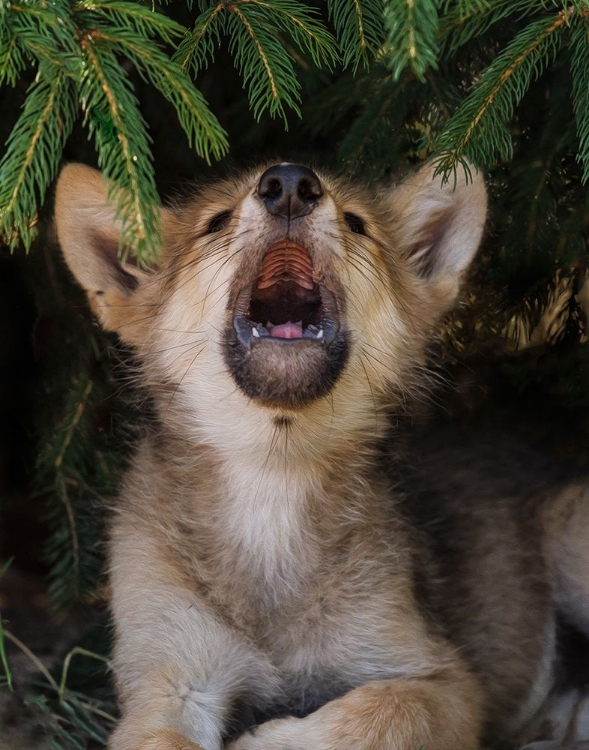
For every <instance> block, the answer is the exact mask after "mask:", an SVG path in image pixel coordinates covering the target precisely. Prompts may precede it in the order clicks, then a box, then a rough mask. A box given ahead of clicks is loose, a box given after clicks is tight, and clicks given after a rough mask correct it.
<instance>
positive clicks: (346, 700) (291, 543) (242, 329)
mask: <svg viewBox="0 0 589 750" xmlns="http://www.w3.org/2000/svg"><path fill="white" fill-rule="evenodd" d="M106 194H107V186H106V184H105V182H104V181H103V178H102V177H101V175H100V174H99V173H98V172H96V171H94V170H92V169H90V168H88V167H85V166H80V165H75V164H72V165H69V166H67V167H66V168H65V169H64V170H63V172H62V174H61V178H60V180H59V184H58V188H57V200H56V216H57V230H58V236H59V240H60V242H61V245H62V248H63V252H64V254H65V257H66V260H67V262H68V264H69V266H70V268H71V270H72V272H73V273H74V275H75V276H76V278H77V279H78V281H79V282H80V283H81V285H82V286H83V287H84V288H85V289H86V292H87V295H88V299H89V301H90V305H91V306H92V309H93V311H94V313H95V314H96V315H97V316H98V318H99V319H100V321H101V322H102V324H103V325H104V327H105V328H106V329H108V330H110V331H116V332H117V333H118V335H119V336H120V338H121V339H122V340H123V341H124V342H125V343H127V344H129V345H131V346H132V347H134V348H135V350H136V353H137V357H138V360H139V362H140V363H141V371H142V379H143V383H144V385H145V386H146V387H147V388H148V389H150V391H151V394H152V396H153V399H154V401H155V409H156V418H155V420H154V422H153V424H152V425H151V427H150V428H149V432H148V434H147V435H146V436H145V437H144V439H143V440H142V442H141V444H140V446H139V448H138V451H137V454H136V456H135V458H134V460H133V462H132V466H131V468H130V470H129V471H128V473H127V475H126V477H125V479H124V481H123V484H122V488H121V492H120V502H119V506H118V512H117V514H116V516H115V518H114V520H113V524H112V531H111V541H110V576H111V582H112V610H113V614H114V621H115V626H116V646H115V654H114V665H115V672H116V679H117V683H118V690H119V692H120V697H121V703H122V719H121V721H120V723H119V725H118V727H117V729H116V730H115V732H114V734H113V736H112V739H111V744H110V747H111V748H112V750H219V749H220V748H221V747H223V746H225V747H227V748H231V750H418V749H419V748H421V747H425V748H427V750H474V749H475V748H478V747H479V744H480V742H481V741H483V740H484V739H485V738H486V737H489V736H490V737H493V738H497V737H499V738H509V737H512V738H515V740H516V741H517V740H518V738H519V734H520V733H521V732H522V731H523V729H524V728H525V727H526V726H527V724H528V722H529V721H531V719H532V717H534V716H535V714H536V713H537V712H538V711H539V710H540V708H541V706H542V704H543V702H544V701H545V699H546V698H547V696H548V695H549V693H550V690H551V688H552V686H553V683H554V679H555V666H554V665H555V648H556V647H555V637H554V633H555V620H556V616H557V613H558V612H562V613H563V614H564V615H566V617H568V618H569V619H571V620H572V621H574V623H575V624H576V625H577V626H578V627H579V628H581V629H584V630H585V632H589V544H588V543H587V540H588V538H589V536H588V530H589V504H588V503H587V502H585V501H584V499H583V492H582V488H581V487H578V488H577V487H574V486H573V487H571V486H568V487H566V488H563V489H559V488H558V487H556V488H555V487H553V488H552V491H551V493H550V498H549V500H550V501H549V502H548V500H546V498H543V497H539V498H538V499H537V501H534V502H532V501H531V500H530V498H529V497H528V498H527V499H526V504H525V509H522V506H521V502H520V503H519V505H518V501H517V498H516V499H514V500H512V499H510V498H505V497H500V498H498V499H497V498H493V497H489V493H484V492H482V493H481V494H480V497H472V496H470V497H469V499H468V502H465V503H457V502H456V498H455V497H454V496H451V497H449V499H448V513H449V514H451V518H452V523H451V524H446V526H445V527H443V528H444V534H450V535H452V533H455V534H456V535H457V536H459V537H460V538H462V539H465V540H466V542H465V543H464V544H462V545H461V546H460V547H459V548H458V547H457V548H456V549H454V550H453V551H452V554H453V558H452V561H451V564H448V565H446V564H445V561H444V559H441V558H440V556H442V558H443V555H444V554H445V553H447V554H450V553H449V552H448V549H449V546H450V545H449V544H448V543H447V542H448V539H440V538H439V536H438V537H436V533H437V532H436V524H435V523H427V520H426V522H425V523H424V524H422V526H421V527H420V526H419V525H418V524H417V523H415V522H413V521H411V517H412V516H411V514H410V513H407V512H406V511H405V508H406V507H408V505H409V506H410V505H411V503H409V504H408V503H407V500H406V498H404V497H403V496H402V494H401V493H399V492H398V491H396V490H395V487H394V484H395V478H394V477H392V478H391V476H390V469H389V466H390V462H389V460H388V459H387V458H386V453H387V451H386V450H384V449H383V445H384V444H385V442H386V441H387V439H388V442H389V444H390V443H391V439H390V438H387V436H388V435H389V434H390V427H389V415H390V413H391V412H393V411H394V410H395V408H396V407H397V406H399V404H400V403H401V402H403V401H404V400H406V399H408V398H410V397H412V396H413V395H414V394H415V393H418V392H419V388H420V387H421V385H420V384H421V383H422V372H423V370H424V361H425V357H424V349H425V346H426V344H427V342H428V340H429V338H430V337H431V335H432V332H433V330H434V329H435V327H436V324H437V323H438V322H439V320H440V318H441V316H442V315H443V314H444V313H446V312H447V311H448V310H449V309H450V308H451V306H452V305H453V303H454V301H455V299H456V297H457V294H458V292H459V288H460V282H461V278H462V277H463V275H464V273H465V271H466V269H467V267H468V266H469V263H470V261H471V259H472V257H473V255H474V253H475V251H476V249H477V246H478V244H479V241H480V238H481V233H482V230H483V225H484V223H485V211H486V197H485V188H484V185H483V181H482V179H481V177H480V176H474V178H473V180H472V181H468V180H466V179H465V178H464V177H463V176H462V177H461V176H459V177H458V181H457V184H456V185H452V184H450V185H442V184H441V182H440V180H439V178H435V177H434V174H433V169H432V168H431V167H430V166H426V167H424V168H422V169H421V170H420V171H419V172H417V173H416V174H414V175H413V176H411V177H409V178H408V179H406V180H405V181H404V182H401V184H399V185H398V186H397V187H391V188H390V189H382V190H380V191H379V192H377V193H375V194H374V195H369V194H368V192H367V190H366V188H365V187H358V186H354V185H352V184H350V183H349V182H348V181H346V180H342V179H334V178H332V177H330V176H328V175H325V174H322V173H319V172H315V171H313V170H311V169H309V168H308V167H304V166H299V165H296V164H290V163H282V164H274V165H271V166H266V167H263V168H261V169H258V170H256V171H252V172H248V173H247V174H245V175H243V176H241V177H239V178H236V179H230V180H226V181H221V182H219V183H217V184H208V185H206V186H205V187H203V188H202V189H201V190H200V192H198V193H196V194H195V195H194V196H193V197H192V198H191V199H189V200H188V201H187V202H186V204H184V205H182V206H179V207H176V208H162V211H161V221H162V227H163V235H164V240H165V249H164V251H163V252H162V254H161V257H160V259H159V264H158V266H157V268H154V269H151V270H145V269H142V268H140V267H138V266H137V265H136V264H134V263H133V262H121V261H120V259H119V258H118V255H117V250H118V245H119V231H120V227H119V222H118V221H117V217H116V214H115V210H114V208H113V207H112V205H111V204H110V203H109V202H108V201H107V198H106ZM393 444H394V439H393ZM440 503H442V505H441V507H437V506H436V507H435V508H434V509H433V510H432V513H437V514H438V516H439V517H444V514H445V513H446V508H445V507H444V505H443V500H441V501H440ZM448 526H449V528H448ZM469 540H470V544H469ZM448 571H451V572H452V573H451V575H449V574H447V572H448ZM224 743H225V744H224Z"/></svg>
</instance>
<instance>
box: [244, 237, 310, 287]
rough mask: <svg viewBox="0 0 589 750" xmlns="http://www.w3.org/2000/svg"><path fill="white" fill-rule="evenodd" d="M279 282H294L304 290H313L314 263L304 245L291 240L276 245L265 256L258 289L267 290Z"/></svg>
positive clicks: (257, 283) (257, 284)
mask: <svg viewBox="0 0 589 750" xmlns="http://www.w3.org/2000/svg"><path fill="white" fill-rule="evenodd" d="M279 282H283V283H284V282H294V283H295V284H298V285H299V286H301V287H303V288H304V289H313V287H314V285H315V283H314V281H313V261H312V260H311V256H310V255H309V253H308V252H307V250H305V248H304V247H303V246H302V245H299V244H298V243H297V242H291V241H289V240H281V241H280V242H276V243H274V245H272V246H271V247H270V249H269V250H268V252H267V253H266V255H265V256H264V259H263V261H262V267H261V269H260V275H259V276H258V280H257V282H256V286H257V288H258V289H267V288H268V287H271V286H273V285H274V284H277V283H279Z"/></svg>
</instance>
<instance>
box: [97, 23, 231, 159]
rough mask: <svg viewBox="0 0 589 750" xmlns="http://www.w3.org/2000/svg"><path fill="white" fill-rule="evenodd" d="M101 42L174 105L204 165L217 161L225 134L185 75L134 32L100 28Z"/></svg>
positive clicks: (154, 46)
mask: <svg viewBox="0 0 589 750" xmlns="http://www.w3.org/2000/svg"><path fill="white" fill-rule="evenodd" d="M98 33H99V35H100V39H101V42H107V43H109V44H110V45H111V47H112V50H113V51H115V52H117V53H119V54H122V55H125V57H127V58H128V59H129V60H130V61H131V62H132V63H133V64H134V65H135V67H136V68H137V70H138V72H139V73H140V75H142V77H143V78H144V79H146V80H147V81H149V83H151V85H152V86H154V87H155V88H156V89H158V90H159V91H160V92H161V93H162V94H163V96H165V98H166V99H168V101H169V102H171V104H172V105H173V106H174V108H175V109H176V113H177V115H178V120H179V122H180V124H181V126H182V128H183V129H184V132H185V133H186V136H187V138H188V143H189V145H190V146H191V147H192V146H193V145H194V147H195V149H196V152H197V153H198V155H199V156H202V157H203V158H204V159H205V160H206V162H207V164H210V162H211V155H212V156H213V157H214V158H216V159H219V158H221V156H223V154H224V153H225V152H226V151H227V148H228V144H227V139H226V135H225V131H224V130H223V128H222V127H221V125H220V124H219V121H218V120H217V118H216V117H215V116H214V115H213V113H212V112H211V110H210V109H209V107H208V105H207V103H206V101H205V98H204V97H203V95H202V94H201V93H200V91H198V89H196V88H195V87H194V85H193V84H192V82H191V80H190V79H189V78H188V76H187V75H186V73H185V72H184V71H183V70H182V69H181V68H180V67H179V65H177V64H176V63H175V62H173V61H172V60H170V58H169V57H167V55H165V54H164V53H163V52H162V51H161V50H160V49H159V48H158V47H157V46H156V45H155V44H152V43H149V42H147V41H146V40H145V38H142V37H141V36H140V35H139V34H136V33H135V32H130V31H126V30H124V31H123V30H116V31H114V30H110V29H108V30H107V29H100V30H99V31H98Z"/></svg>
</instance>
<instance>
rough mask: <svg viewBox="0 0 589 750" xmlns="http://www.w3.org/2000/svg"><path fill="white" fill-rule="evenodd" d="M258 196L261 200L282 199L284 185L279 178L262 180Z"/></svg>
mask: <svg viewBox="0 0 589 750" xmlns="http://www.w3.org/2000/svg"><path fill="white" fill-rule="evenodd" d="M258 195H259V196H260V197H261V198H270V199H275V198H280V196H281V195H282V183H281V181H280V180H279V179H278V178H277V177H268V178H267V179H266V180H264V179H262V180H260V184H259V186H258Z"/></svg>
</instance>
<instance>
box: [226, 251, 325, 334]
mask: <svg viewBox="0 0 589 750" xmlns="http://www.w3.org/2000/svg"><path fill="white" fill-rule="evenodd" d="M233 326H234V328H235V331H236V333H237V338H238V340H239V341H240V342H241V343H242V344H244V345H245V346H247V347H251V345H252V340H254V341H255V340H259V341H260V342H261V341H263V340H264V339H266V340H269V341H273V342H290V343H293V342H297V341H301V340H314V341H317V342H320V343H323V344H325V345H327V346H329V344H331V343H332V342H333V340H334V339H335V336H336V334H337V331H338V328H339V324H338V312H337V303H336V299H335V296H334V295H333V293H332V292H331V291H329V289H327V288H326V287H325V286H323V285H322V284H318V283H317V282H316V281H315V280H314V278H313V261H312V259H311V256H310V255H309V252H308V250H307V249H306V248H305V247H303V246H302V245H300V244H298V243H297V242H293V241H291V240H280V241H279V242H275V243H274V244H273V245H271V246H270V247H269V248H268V250H267V252H266V254H265V255H264V258H263V260H262V265H261V268H260V271H259V274H258V277H257V278H256V280H255V281H254V283H253V284H252V285H251V286H248V287H246V288H245V289H243V290H242V291H241V293H240V294H239V296H238V298H237V303H236V306H235V315H234V318H233Z"/></svg>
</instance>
